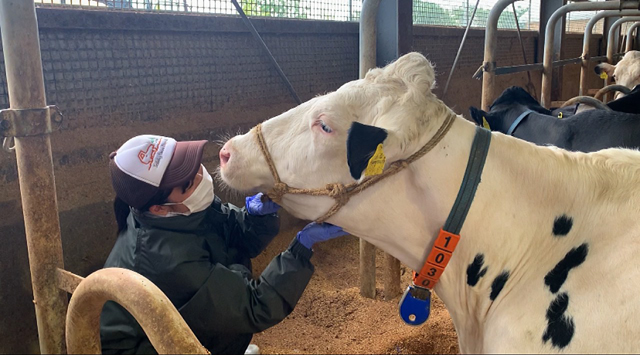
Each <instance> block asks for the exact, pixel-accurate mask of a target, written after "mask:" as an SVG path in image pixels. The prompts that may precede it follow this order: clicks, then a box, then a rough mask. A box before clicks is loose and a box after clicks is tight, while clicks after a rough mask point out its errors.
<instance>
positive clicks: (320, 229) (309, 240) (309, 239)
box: [296, 222, 349, 249]
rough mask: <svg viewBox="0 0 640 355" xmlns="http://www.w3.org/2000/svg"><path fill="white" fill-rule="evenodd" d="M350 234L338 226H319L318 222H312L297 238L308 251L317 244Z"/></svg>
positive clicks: (326, 224) (325, 224)
mask: <svg viewBox="0 0 640 355" xmlns="http://www.w3.org/2000/svg"><path fill="white" fill-rule="evenodd" d="M347 234H349V233H347V232H345V231H343V230H342V228H340V227H338V226H334V225H333V224H329V223H322V224H318V223H316V222H312V223H309V224H307V225H306V227H304V228H303V229H302V230H301V231H300V232H298V235H296V238H297V239H298V241H299V242H300V244H302V245H304V246H305V247H307V249H311V247H312V246H313V244H315V243H317V242H324V241H325V240H329V239H333V238H337V237H342V236H343V235H347Z"/></svg>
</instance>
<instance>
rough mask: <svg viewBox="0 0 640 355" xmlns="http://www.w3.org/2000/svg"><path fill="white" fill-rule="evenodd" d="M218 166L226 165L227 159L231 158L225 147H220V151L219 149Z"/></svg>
mask: <svg viewBox="0 0 640 355" xmlns="http://www.w3.org/2000/svg"><path fill="white" fill-rule="evenodd" d="M219 157H220V165H224V164H226V163H227V162H228V161H229V159H230V158H231V152H229V151H228V150H227V149H226V147H222V149H220V154H219Z"/></svg>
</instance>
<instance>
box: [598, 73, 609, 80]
mask: <svg viewBox="0 0 640 355" xmlns="http://www.w3.org/2000/svg"><path fill="white" fill-rule="evenodd" d="M608 77H609V75H607V72H606V71H603V72H602V73H600V79H605V80H606V79H607V78H608Z"/></svg>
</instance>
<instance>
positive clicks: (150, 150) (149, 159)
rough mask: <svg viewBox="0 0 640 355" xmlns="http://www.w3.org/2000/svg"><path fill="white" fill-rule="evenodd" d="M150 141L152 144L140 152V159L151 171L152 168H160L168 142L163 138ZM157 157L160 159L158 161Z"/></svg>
mask: <svg viewBox="0 0 640 355" xmlns="http://www.w3.org/2000/svg"><path fill="white" fill-rule="evenodd" d="M150 141H151V143H149V145H148V146H147V148H146V149H144V150H140V152H138V159H139V160H140V162H141V163H142V164H144V165H148V166H149V167H148V168H147V170H151V167H154V168H157V167H158V164H160V161H161V160H162V155H163V153H164V148H165V146H166V145H167V142H166V140H164V139H162V138H160V139H155V138H151V139H150ZM156 155H157V156H158V159H156Z"/></svg>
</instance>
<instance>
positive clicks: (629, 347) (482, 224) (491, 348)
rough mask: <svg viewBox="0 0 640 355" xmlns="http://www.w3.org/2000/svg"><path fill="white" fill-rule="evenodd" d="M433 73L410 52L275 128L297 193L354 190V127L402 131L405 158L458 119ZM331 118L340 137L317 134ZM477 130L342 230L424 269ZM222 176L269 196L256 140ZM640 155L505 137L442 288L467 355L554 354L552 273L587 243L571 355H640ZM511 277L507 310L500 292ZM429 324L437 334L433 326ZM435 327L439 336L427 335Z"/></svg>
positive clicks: (290, 199)
mask: <svg viewBox="0 0 640 355" xmlns="http://www.w3.org/2000/svg"><path fill="white" fill-rule="evenodd" d="M433 84H434V73H433V68H432V67H431V65H430V63H429V62H428V61H427V60H426V59H425V58H424V57H423V56H422V55H420V54H417V53H410V54H407V55H405V56H403V57H401V58H400V59H398V60H397V61H396V62H395V63H393V64H390V65H388V66H387V67H385V68H384V69H375V70H372V71H370V72H369V73H368V74H367V76H366V78H365V79H362V80H356V81H353V82H349V83H347V84H345V85H344V86H342V87H341V88H340V89H338V90H337V91H336V92H332V93H329V94H326V95H324V96H320V97H316V98H314V99H312V100H310V101H308V102H306V103H304V104H302V105H300V106H298V107H296V108H293V109H291V110H289V111H288V112H285V113H283V114H281V115H279V116H277V117H274V118H272V119H270V120H268V121H266V122H265V123H263V132H264V136H265V139H266V142H267V145H268V146H269V149H270V151H271V154H272V156H273V159H274V161H275V164H276V166H277V169H278V171H279V173H280V175H281V178H282V180H283V181H284V182H287V183H288V184H290V185H291V186H295V187H301V188H317V187H322V186H324V185H325V184H326V183H331V182H343V183H349V182H352V181H353V180H352V178H351V177H350V174H349V171H348V167H347V162H346V153H345V150H346V148H345V140H346V138H347V130H348V128H349V127H350V124H351V122H352V121H358V122H361V123H365V124H371V125H375V126H378V127H382V128H385V129H387V130H388V131H389V138H388V139H387V140H386V141H385V143H384V147H385V151H386V153H387V156H388V162H392V161H395V160H397V159H401V158H406V157H407V156H408V155H410V154H411V153H413V152H414V151H416V150H417V149H418V148H419V147H420V146H422V145H423V144H424V143H425V142H426V141H428V140H429V139H430V138H431V136H432V135H433V133H434V132H435V130H436V129H437V128H438V127H439V126H440V125H441V123H442V122H443V120H444V118H445V117H446V115H450V114H454V113H453V112H452V111H451V110H450V109H449V108H448V107H446V106H445V105H444V104H443V103H442V102H441V101H440V100H438V99H437V98H436V97H435V96H434V95H433V94H432V93H431V90H430V89H431V87H432V86H433ZM318 119H322V120H323V121H324V122H325V123H326V124H328V125H329V126H330V127H331V128H332V129H333V133H331V134H326V133H325V132H323V131H322V130H321V129H320V127H319V126H317V125H315V124H316V122H317V120H318ZM474 130H475V126H474V125H473V124H472V123H470V122H468V121H466V120H465V119H463V118H462V117H461V116H458V117H457V118H456V120H455V122H454V124H453V127H452V128H451V130H450V131H449V133H448V134H447V135H446V136H445V138H444V139H443V140H442V141H441V142H440V143H439V144H438V145H437V146H436V147H435V148H434V150H432V151H431V152H430V153H428V154H427V155H426V156H424V157H422V158H421V159H419V160H418V161H417V162H415V163H414V164H412V165H411V166H410V167H409V168H408V169H406V170H404V171H402V172H400V173H399V174H397V175H395V176H393V177H390V178H388V179H386V180H385V181H383V182H381V183H380V184H378V185H376V186H374V187H372V188H370V189H368V190H365V191H364V192H362V193H360V194H359V195H356V196H355V197H354V198H352V200H351V201H350V202H349V204H348V205H347V206H345V207H344V208H343V209H342V210H341V211H340V212H338V214H336V215H335V216H333V217H332V218H331V219H330V220H329V222H331V223H334V224H337V225H340V226H342V227H343V228H344V229H345V230H347V231H348V232H350V233H352V234H353V235H356V236H360V237H362V238H364V239H366V240H368V241H369V242H371V243H373V244H375V245H376V246H378V247H379V248H381V249H383V250H385V251H386V252H388V253H390V254H392V255H393V256H395V257H397V258H398V259H400V261H401V262H403V263H404V264H406V265H407V266H409V267H411V268H413V269H415V270H419V269H420V267H421V266H422V263H423V261H424V259H425V258H426V254H427V253H428V251H429V250H430V248H431V245H432V243H433V240H434V238H435V236H436V234H437V231H438V230H439V228H440V227H441V226H442V225H443V223H444V221H445V219H446V217H447V215H448V213H449V210H450V208H451V206H452V204H453V201H454V199H455V197H456V194H457V192H458V189H459V187H460V183H461V181H462V176H463V174H464V169H465V167H466V163H467V159H468V154H469V150H470V146H471V142H472V139H473V135H474ZM224 149H225V150H227V151H229V152H230V153H231V158H230V160H229V161H228V162H227V163H226V164H224V166H222V167H221V175H222V177H223V179H224V180H225V181H226V182H227V183H228V184H229V185H230V186H231V187H233V188H236V189H239V190H244V191H258V190H263V191H264V190H266V189H268V188H270V187H271V185H272V184H273V179H272V177H271V174H270V173H269V170H268V168H267V166H266V163H265V160H264V158H263V156H262V154H261V153H260V151H259V150H258V145H257V143H256V138H255V134H254V132H253V131H251V132H249V133H247V134H245V135H242V136H237V137H235V138H233V139H231V140H230V141H229V142H228V143H227V144H226V145H225V148H224ZM332 203H333V201H332V200H331V199H329V198H327V197H312V196H298V195H296V196H292V195H287V196H285V198H284V200H283V205H284V207H285V208H286V209H287V210H288V211H289V212H291V213H293V214H294V215H296V216H298V217H300V218H305V219H315V218H317V217H319V216H320V215H322V214H323V213H324V212H325V211H326V210H327V209H328V208H329V207H330V206H331V205H332ZM562 214H567V215H568V216H571V217H572V218H573V221H574V224H573V228H572V229H571V231H570V233H569V234H568V235H567V236H565V237H562V238H558V237H554V236H553V234H552V227H553V222H554V219H555V218H556V217H557V216H559V215H562ZM639 215H640V153H639V152H636V151H632V150H623V149H607V150H603V151H600V152H596V153H590V154H585V153H572V152H567V151H564V150H561V149H557V148H553V147H539V146H535V145H533V144H531V143H528V142H525V141H522V140H519V139H516V138H513V137H508V136H505V135H503V134H500V133H496V132H494V133H493V137H492V143H491V147H490V150H489V155H488V158H487V162H486V165H485V168H484V172H483V174H482V182H481V183H480V185H479V187H478V191H477V194H476V197H475V200H474V202H473V204H472V206H471V209H470V211H469V214H468V217H467V219H466V222H465V224H464V227H463V229H462V231H461V235H462V239H461V241H460V244H459V246H458V248H457V249H456V251H455V253H454V255H453V258H452V260H451V262H450V264H449V265H448V267H447V269H446V270H445V272H444V274H443V276H442V278H441V280H440V282H439V283H438V285H437V286H436V292H437V294H438V296H439V297H440V298H441V299H442V300H443V301H444V302H445V304H446V306H447V308H448V310H449V312H450V314H451V317H452V319H453V322H454V324H455V327H456V330H457V332H458V336H459V342H460V348H461V351H463V352H473V353H476V352H511V353H515V352H554V351H558V349H557V348H554V347H552V345H551V342H547V343H544V342H543V341H542V336H543V333H544V331H545V329H546V327H547V320H546V319H545V314H546V310H547V308H548V307H549V305H550V303H551V301H552V300H553V299H554V298H555V296H556V295H554V294H552V293H551V292H550V291H549V288H548V287H546V286H545V284H544V281H543V279H544V277H545V275H546V274H547V273H548V272H549V271H550V270H551V269H552V268H553V267H554V266H555V265H556V264H557V263H558V262H559V261H560V260H561V259H562V258H563V257H564V256H565V254H566V253H567V252H568V251H569V250H571V249H572V248H574V247H577V246H579V245H580V244H582V243H588V245H589V253H588V255H587V257H586V260H585V262H584V263H583V264H582V265H581V266H579V267H577V268H574V269H572V270H571V271H570V272H569V276H568V278H567V280H566V282H565V283H564V284H563V286H562V288H561V289H560V292H567V293H568V294H569V306H568V310H567V314H568V315H570V316H571V317H572V318H573V321H574V323H575V334H574V336H573V339H572V341H571V343H570V344H569V345H568V346H567V347H566V348H564V349H563V350H564V351H567V352H571V353H573V352H591V353H596V352H637V351H638V349H640V336H638V334H640V322H638V319H640V304H638V301H637V296H638V294H639V291H640V268H639V267H638V265H639V263H640V262H638V261H637V260H638V258H637V254H638V252H639V249H640V235H639V234H640V233H639V232H640V223H639V221H638V216H639ZM478 253H483V254H484V258H485V265H486V266H488V271H487V273H486V275H485V276H484V277H482V278H481V279H480V281H479V282H478V284H477V285H476V286H475V287H470V286H469V285H467V283H466V270H467V267H468V265H469V264H470V263H471V262H472V261H473V259H474V256H475V255H476V254H478ZM503 270H509V271H510V275H511V276H510V278H509V280H508V282H507V283H506V285H505V287H504V289H503V290H502V292H501V293H500V295H499V296H498V298H497V299H496V300H495V301H491V300H490V299H489V293H490V292H491V283H492V281H493V280H494V278H495V277H496V276H497V275H498V274H500V273H501V272H502V271H503ZM427 324H428V323H427ZM427 326H428V325H427Z"/></svg>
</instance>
